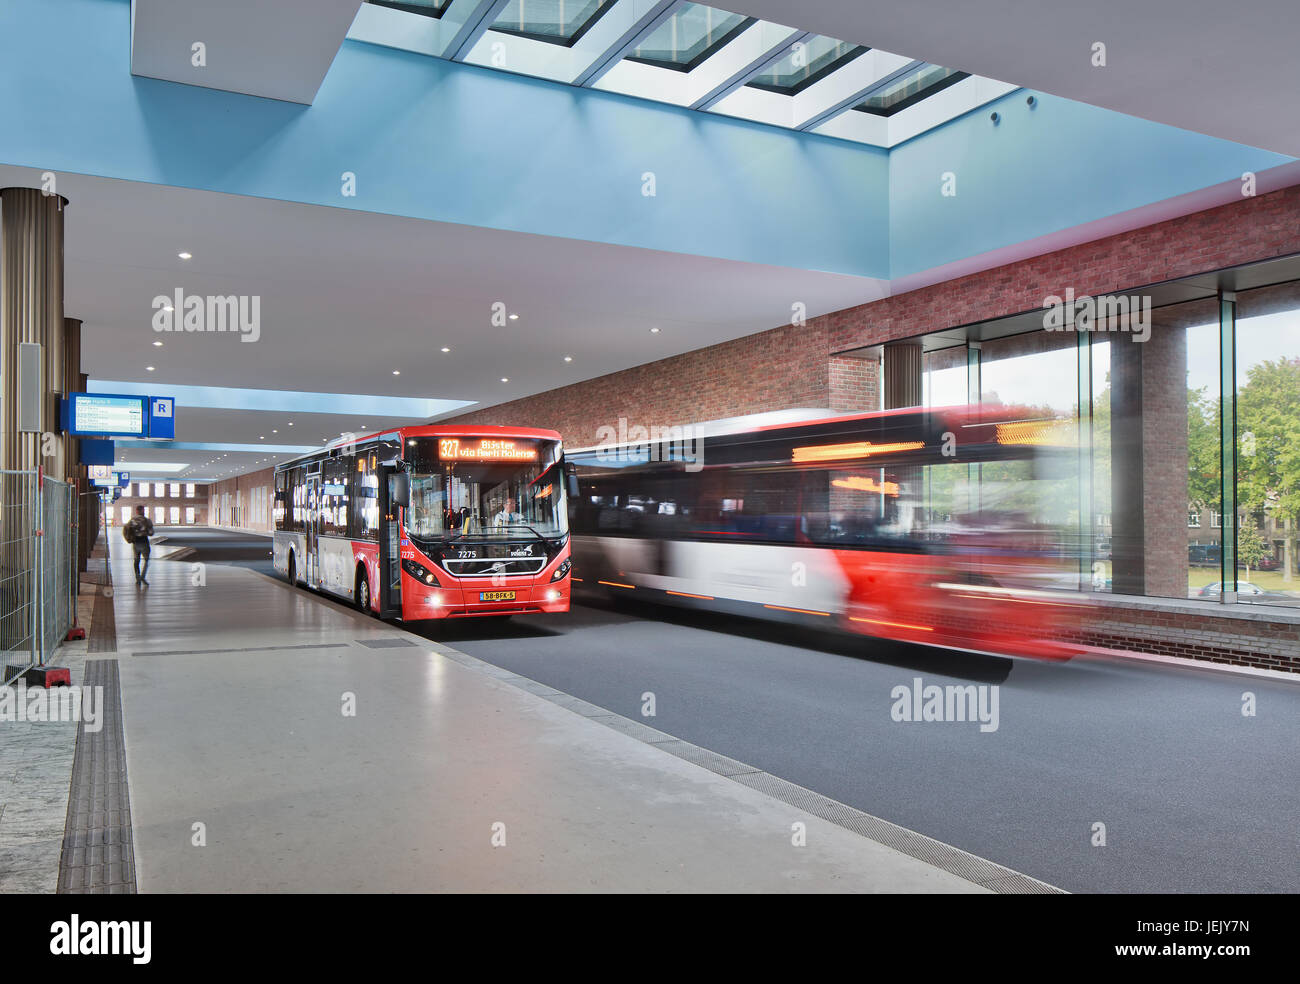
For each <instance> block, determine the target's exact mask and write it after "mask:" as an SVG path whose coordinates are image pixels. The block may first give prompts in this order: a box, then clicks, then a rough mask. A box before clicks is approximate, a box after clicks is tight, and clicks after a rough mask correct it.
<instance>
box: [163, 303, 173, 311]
mask: <svg viewBox="0 0 1300 984" xmlns="http://www.w3.org/2000/svg"><path fill="white" fill-rule="evenodd" d="M163 310H164V311H172V310H175V309H174V308H173V307H172V306H171V305H170V304H164V305H163Z"/></svg>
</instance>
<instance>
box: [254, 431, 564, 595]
mask: <svg viewBox="0 0 1300 984" xmlns="http://www.w3.org/2000/svg"><path fill="white" fill-rule="evenodd" d="M274 519H275V533H274V550H273V554H274V563H275V569H276V571H278V572H279V573H280V574H282V575H284V576H285V577H286V578H287V579H288V580H289V582H290V583H291V584H295V585H297V584H305V585H306V586H307V587H309V588H312V589H314V590H316V591H322V592H325V593H328V594H331V595H335V596H337V597H339V598H344V599H347V600H348V601H351V602H352V603H353V604H355V605H356V606H357V607H358V608H359V609H361V610H362V611H369V612H373V613H375V614H377V615H379V616H380V617H382V618H393V619H395V618H401V619H407V620H412V621H414V620H424V619H441V618H459V617H474V616H478V617H483V616H496V617H509V616H511V615H514V614H516V613H521V612H566V611H568V610H569V568H570V566H571V564H570V560H569V524H568V508H567V498H566V488H565V480H564V452H563V448H562V446H561V443H560V435H559V434H557V433H556V432H554V431H549V430H538V429H535V428H528V427H490V426H481V427H451V426H449V427H440V426H437V425H430V426H421V427H398V428H394V429H392V430H388V431H384V432H382V433H378V434H370V435H367V436H365V437H351V436H349V437H348V439H347V440H340V441H337V442H334V443H333V444H330V445H329V446H327V447H325V448H323V449H321V450H320V451H316V452H313V453H312V454H308V455H304V456H303V457H301V458H296V459H294V460H293V461H288V462H285V463H284V464H281V465H279V466H277V467H276V469H275V500H274Z"/></svg>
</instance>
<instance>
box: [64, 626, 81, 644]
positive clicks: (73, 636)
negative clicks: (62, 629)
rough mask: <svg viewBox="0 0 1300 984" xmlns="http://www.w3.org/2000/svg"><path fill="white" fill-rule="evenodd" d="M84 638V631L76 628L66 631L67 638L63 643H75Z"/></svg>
mask: <svg viewBox="0 0 1300 984" xmlns="http://www.w3.org/2000/svg"><path fill="white" fill-rule="evenodd" d="M84 638H86V630H85V629H83V628H81V627H80V626H78V627H76V628H72V629H68V637H67V638H66V639H64V640H63V641H64V642H76V641H77V640H78V639H84Z"/></svg>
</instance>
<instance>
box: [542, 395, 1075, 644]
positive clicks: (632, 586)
mask: <svg viewBox="0 0 1300 984" xmlns="http://www.w3.org/2000/svg"><path fill="white" fill-rule="evenodd" d="M740 426H741V427H743V426H744V424H743V422H742V423H741V424H740ZM688 430H689V428H688ZM567 460H568V468H569V471H570V474H571V476H572V479H571V480H572V481H573V482H574V487H571V488H570V490H569V491H570V507H571V511H570V521H571V524H572V530H573V545H572V549H573V551H574V564H575V570H574V573H575V574H576V575H577V576H576V577H575V578H574V580H575V581H578V582H579V584H578V589H579V590H583V591H590V590H595V591H598V592H601V593H602V594H605V595H612V596H615V597H619V596H622V597H629V598H640V599H643V600H646V601H651V602H655V603H658V604H666V605H675V606H683V607H689V608H697V609H706V610H711V611H716V612H720V613H726V614H731V615H737V616H749V617H757V618H762V619H770V620H777V621H787V622H794V623H797V624H801V625H806V626H809V627H814V628H816V627H825V628H835V629H839V630H843V631H845V632H850V633H856V634H865V635H872V636H878V637H884V638H889V639H895V640H899V641H905V642H914V643H921V644H926V645H937V646H944V647H950V648H959V649H969V650H977V651H980V652H992V653H998V654H1007V655H1023V656H1034V657H1048V658H1066V657H1069V656H1071V655H1074V654H1077V653H1078V652H1080V647H1079V645H1078V644H1077V642H1076V640H1077V638H1078V636H1079V632H1080V629H1081V626H1082V619H1083V618H1084V616H1085V615H1086V613H1087V611H1088V606H1087V604H1086V598H1084V597H1083V596H1082V595H1081V592H1080V590H1079V589H1080V586H1081V578H1082V577H1084V573H1083V572H1085V571H1087V570H1088V567H1089V562H1090V560H1091V558H1085V557H1084V556H1083V554H1082V552H1081V547H1080V544H1079V538H1078V535H1077V526H1078V520H1077V513H1072V512H1071V510H1073V509H1077V505H1076V504H1075V503H1076V502H1077V499H1076V494H1077V490H1078V479H1077V468H1078V451H1077V442H1076V438H1075V434H1074V424H1073V422H1072V421H1060V420H1053V419H1050V418H1044V417H1043V416H1042V415H1041V413H1038V412H1035V411H1032V410H1029V409H1027V408H1016V407H1002V406H983V407H981V406H972V407H953V408H946V409H936V410H922V409H907V410H890V411H882V412H876V413H865V414H857V415H850V416H841V417H834V418H829V419H821V420H807V421H800V422H796V423H789V424H780V425H775V426H764V427H752V428H750V429H744V430H731V431H724V432H722V433H709V432H708V431H707V430H706V431H704V432H697V433H696V435H695V436H694V437H692V438H691V440H689V441H682V440H676V439H671V440H664V441H660V442H655V441H653V440H652V441H646V442H642V443H639V444H638V443H626V444H621V445H608V446H601V447H593V448H584V449H577V450H574V449H570V450H569V452H568V455H567Z"/></svg>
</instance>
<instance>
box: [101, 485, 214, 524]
mask: <svg viewBox="0 0 1300 984" xmlns="http://www.w3.org/2000/svg"><path fill="white" fill-rule="evenodd" d="M142 484H143V485H147V486H148V487H149V493H150V494H149V495H147V496H141V495H140V494H139V492H140V486H141V485H142ZM159 484H162V485H163V486H165V488H164V491H165V492H167V495H164V496H159V495H154V494H153V493H154V492H155V491H156V490H157V486H158V485H159ZM173 484H178V485H179V486H180V495H179V496H173V495H171V490H172V485H173ZM189 484H190V483H187V482H179V483H172V482H162V483H155V482H144V483H141V482H132V483H131V487H130V488H129V489H128V490H127V492H128V493H133V494H127V495H123V496H122V497H121V498H120V499H118V500H117V501H116V502H114V503H112V504H111V505H110V506H109V507H108V525H109V526H121V525H122V509H123V508H124V507H125V508H127V509H130V510H131V515H132V516H134V515H135V507H136V506H144V508H145V514H146V515H147V516H148V517H149V518H150V519H151V520H153V521H154V523H155V524H156V525H161V524H158V520H157V518H156V516H157V513H156V512H155V509H156V507H158V506H161V507H162V508H163V517H164V518H163V521H162V523H163V524H166V525H168V526H170V525H171V511H172V508H173V507H175V508H178V509H180V525H182V526H184V525H185V510H186V509H187V508H192V509H193V510H194V525H195V526H203V525H205V524H206V523H207V521H208V491H207V487H206V486H204V485H195V487H194V495H193V497H186V495H185V490H186V488H187V487H188V485H189Z"/></svg>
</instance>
